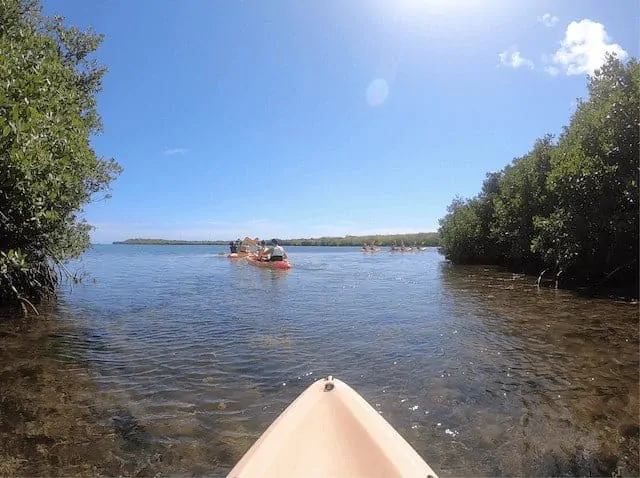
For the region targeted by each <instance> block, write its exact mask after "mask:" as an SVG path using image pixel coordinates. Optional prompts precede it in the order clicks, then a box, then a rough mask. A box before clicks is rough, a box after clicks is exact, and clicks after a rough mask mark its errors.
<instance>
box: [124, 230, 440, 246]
mask: <svg viewBox="0 0 640 478" xmlns="http://www.w3.org/2000/svg"><path fill="white" fill-rule="evenodd" d="M229 242H230V241H184V240H179V239H146V238H135V239H126V240H124V241H115V242H114V244H129V245H134V244H137V245H172V246H177V245H204V246H208V245H218V246H219V245H226V244H229ZM279 242H280V243H281V244H282V245H284V246H363V245H365V244H376V245H378V246H392V245H394V244H400V243H404V244H405V245H408V246H409V245H414V244H418V245H420V246H423V247H429V246H431V247H435V246H438V245H439V243H440V241H439V236H438V233H437V232H421V233H416V234H386V235H384V234H381V235H368V236H350V235H347V236H344V237H314V238H302V239H279Z"/></svg>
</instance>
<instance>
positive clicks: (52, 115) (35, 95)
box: [0, 0, 120, 303]
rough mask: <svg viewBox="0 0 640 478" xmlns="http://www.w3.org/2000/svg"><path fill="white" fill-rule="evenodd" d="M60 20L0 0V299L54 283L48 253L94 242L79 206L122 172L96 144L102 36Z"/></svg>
mask: <svg viewBox="0 0 640 478" xmlns="http://www.w3.org/2000/svg"><path fill="white" fill-rule="evenodd" d="M62 20H63V19H62V18H61V17H55V18H46V17H44V16H42V14H41V9H40V6H39V4H38V2H37V1H35V0H0V251H1V252H2V253H3V255H2V256H0V303H2V302H10V301H12V300H16V299H18V298H22V299H24V298H33V299H41V298H43V297H44V296H46V295H49V294H52V293H53V292H54V290H55V285H56V282H57V281H56V278H55V274H53V273H52V271H51V269H50V264H51V261H55V262H59V261H62V260H65V259H69V258H72V257H75V256H78V255H79V254H80V253H81V252H82V251H83V250H84V249H85V248H86V247H87V246H88V245H89V230H90V226H89V225H88V224H87V223H86V222H85V221H84V220H83V219H82V217H81V212H82V207H83V205H84V204H86V203H88V202H90V201H92V200H93V199H94V198H96V195H98V194H99V193H105V192H106V191H107V189H108V185H109V183H110V182H111V181H112V180H113V179H114V178H115V176H116V175H117V174H118V173H119V172H120V168H119V166H118V165H117V164H116V163H115V161H114V160H112V159H103V158H99V157H97V156H96V154H95V152H94V150H93V149H92V147H91V144H90V139H91V137H92V135H94V134H97V133H99V132H100V131H101V128H102V124H101V121H100V117H99V115H98V113H97V111H96V99H95V98H96V94H97V93H98V92H99V91H100V90H101V87H102V83H101V80H102V76H103V75H104V73H105V71H106V69H105V68H103V67H101V66H99V65H98V64H97V63H96V61H95V60H92V59H90V55H91V54H92V53H93V52H94V51H95V50H96V49H97V48H98V46H99V45H100V42H101V41H102V37H101V36H99V35H96V34H94V33H92V32H90V31H88V32H82V31H80V30H78V29H77V28H74V27H71V28H68V27H65V26H64V25H63V24H62ZM13 254H18V255H19V257H21V258H22V259H23V262H21V264H22V266H21V267H20V268H16V265H15V262H14V261H12V260H10V259H9V257H10V256H11V257H14V256H13Z"/></svg>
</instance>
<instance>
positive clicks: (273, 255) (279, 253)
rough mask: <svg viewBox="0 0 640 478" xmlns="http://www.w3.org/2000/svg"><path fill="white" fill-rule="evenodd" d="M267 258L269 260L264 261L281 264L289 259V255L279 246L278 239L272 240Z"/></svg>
mask: <svg viewBox="0 0 640 478" xmlns="http://www.w3.org/2000/svg"><path fill="white" fill-rule="evenodd" d="M267 257H268V259H263V260H267V261H269V262H280V261H284V260H285V259H286V258H287V253H286V252H284V249H283V248H282V246H281V245H280V244H278V241H277V239H271V247H269V248H268V252H267Z"/></svg>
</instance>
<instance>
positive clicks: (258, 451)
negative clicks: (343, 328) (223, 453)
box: [227, 377, 437, 478]
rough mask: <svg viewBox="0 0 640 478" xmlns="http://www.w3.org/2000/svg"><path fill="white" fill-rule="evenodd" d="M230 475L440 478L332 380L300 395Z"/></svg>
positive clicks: (355, 397) (344, 387)
mask: <svg viewBox="0 0 640 478" xmlns="http://www.w3.org/2000/svg"><path fill="white" fill-rule="evenodd" d="M227 476H228V477H243V478H250V477H265V478H270V477H273V478H276V477H277V478H291V477H304V478H314V477H317V478H320V477H322V478H328V477H332V478H336V477H363V478H364V477H366V478H373V477H380V478H383V477H384V478H394V477H416V478H428V477H431V478H437V475H436V474H435V472H434V471H433V470H432V469H431V467H430V466H429V465H427V463H426V462H425V461H424V460H423V459H422V458H421V457H420V455H418V453H416V451H415V450H414V449H413V448H412V447H411V445H409V443H407V442H406V441H405V439H404V438H402V437H401V436H400V434H399V433H398V432H397V431H396V430H395V429H394V428H393V427H392V426H391V425H390V424H389V422H387V421H386V420H385V419H384V418H382V416H381V415H380V414H379V413H378V412H376V410H374V409H373V407H371V405H369V404H368V403H367V401H366V400H365V399H364V398H362V397H361V396H360V395H359V394H358V393H357V392H356V391H355V390H353V389H352V388H351V387H349V386H348V385H347V384H346V383H344V382H342V381H340V380H337V379H334V378H332V377H328V378H324V379H321V380H318V381H317V382H315V383H313V384H311V386H309V388H307V389H306V390H305V391H304V392H302V394H300V396H299V397H298V398H296V399H295V400H294V402H293V403H292V404H291V405H289V407H287V409H286V410H285V411H284V412H282V414H281V415H280V416H279V417H278V418H277V419H276V420H275V421H274V422H273V423H272V424H271V426H270V427H269V428H267V430H266V431H265V432H264V433H263V434H262V436H260V438H259V439H258V440H257V441H256V442H255V443H254V444H253V446H252V447H251V448H250V449H249V451H247V453H245V455H244V456H243V457H242V458H241V459H240V461H239V462H238V463H237V464H236V466H235V467H234V468H233V469H232V470H231V472H230V473H229V475H227Z"/></svg>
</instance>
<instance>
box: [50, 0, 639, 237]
mask: <svg viewBox="0 0 640 478" xmlns="http://www.w3.org/2000/svg"><path fill="white" fill-rule="evenodd" d="M44 5H45V12H46V13H48V14H53V13H56V14H60V15H63V16H65V17H66V18H67V21H68V22H69V23H70V24H74V25H77V26H80V27H92V28H93V29H94V30H95V31H97V32H100V33H104V34H105V35H106V38H105V41H104V44H103V46H102V47H101V49H100V50H99V52H98V58H99V60H100V61H101V62H102V63H104V64H105V65H107V66H108V68H109V72H108V74H107V76H106V77H105V80H104V91H103V93H101V94H100V97H99V111H100V113H101V115H102V118H103V121H104V126H105V127H104V133H103V134H102V135H100V136H98V137H96V138H95V139H94V141H93V143H94V146H95V149H96V151H97V152H98V153H99V154H101V155H103V156H109V157H114V158H116V159H117V160H118V162H119V163H120V164H121V165H122V166H123V168H124V172H123V173H122V175H121V176H120V177H119V178H118V180H117V181H116V182H115V183H114V185H113V191H112V194H113V197H112V198H111V199H109V200H107V201H101V202H97V203H94V204H91V205H89V206H87V208H86V217H87V219H88V220H89V221H90V222H91V223H92V224H94V225H95V226H96V230H95V231H94V233H93V240H94V242H109V241H112V240H119V239H125V238H129V237H163V238H171V239H228V238H233V237H244V236H245V235H250V236H259V237H265V238H269V237H308V236H319V235H344V234H367V233H399V232H416V231H434V230H436V229H437V227H438V218H440V217H442V216H443V215H444V213H445V210H446V206H447V205H448V204H449V203H450V202H451V200H452V198H453V197H454V196H455V195H457V194H459V195H464V196H471V195H474V194H476V193H477V192H478V190H479V189H480V186H481V183H482V180H483V179H484V176H485V173H486V172H488V171H494V170H497V169H500V168H502V167H504V166H505V165H506V164H507V163H508V162H510V161H511V159H512V158H513V157H516V156H520V155H522V154H524V153H526V152H527V151H528V150H529V149H530V147H531V146H532V144H533V142H534V140H535V139H536V138H537V137H540V136H542V135H544V134H545V133H554V134H556V133H558V132H559V131H560V130H561V127H562V125H564V124H566V123H567V122H568V120H569V117H570V115H571V113H572V111H573V107H574V105H575V99H576V98H577V97H584V96H585V95H586V88H585V84H586V75H587V74H588V73H589V72H591V71H593V69H594V68H597V66H598V65H599V64H601V59H602V57H603V55H604V52H605V51H616V52H618V53H619V54H621V55H622V56H625V55H626V56H634V57H637V56H638V35H639V32H638V26H637V25H638V14H639V9H638V3H637V1H636V0H616V1H614V2H604V1H602V0H574V1H570V0H566V1H562V2H552V1H548V0H518V1H513V0H395V1H391V0H388V1H386V0H385V1H383V0H371V1H362V0H309V1H303V2H300V1H294V0H274V1H269V2H267V1H263V0H224V1H223V0H217V1H214V0H182V1H161V0H136V1H127V0H91V1H86V0H65V1H64V2H61V1H53V0H50V1H47V0H45V2H44Z"/></svg>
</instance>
